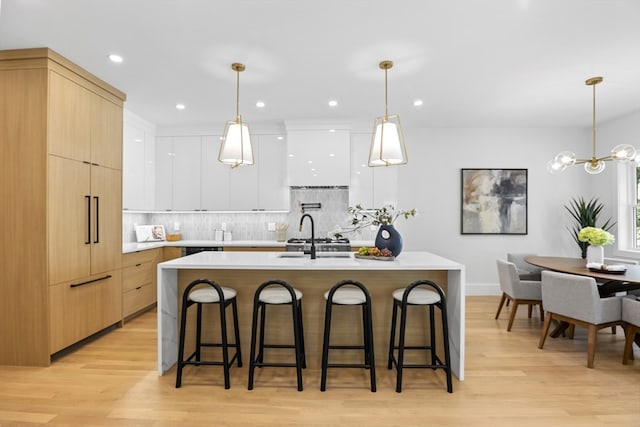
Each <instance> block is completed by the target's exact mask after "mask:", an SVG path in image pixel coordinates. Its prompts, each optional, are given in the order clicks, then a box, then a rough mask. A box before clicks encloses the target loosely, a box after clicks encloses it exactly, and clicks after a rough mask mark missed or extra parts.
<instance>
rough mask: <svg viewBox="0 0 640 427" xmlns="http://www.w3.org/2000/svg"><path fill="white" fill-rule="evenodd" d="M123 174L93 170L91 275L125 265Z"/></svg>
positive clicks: (102, 168) (107, 170) (96, 168)
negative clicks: (123, 258) (123, 263)
mask: <svg viewBox="0 0 640 427" xmlns="http://www.w3.org/2000/svg"><path fill="white" fill-rule="evenodd" d="M121 188H122V173H121V171H120V170H116V169H110V168H105V167H101V166H92V167H91V229H92V231H91V274H100V273H103V272H106V271H109V270H114V269H116V268H120V266H121V263H122V193H121Z"/></svg>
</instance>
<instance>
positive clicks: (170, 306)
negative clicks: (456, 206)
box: [158, 252, 465, 380]
mask: <svg viewBox="0 0 640 427" xmlns="http://www.w3.org/2000/svg"><path fill="white" fill-rule="evenodd" d="M198 278H208V279H211V280H214V281H216V282H217V283H219V284H220V285H223V286H228V287H232V288H234V289H236V291H237V298H238V306H239V316H240V334H241V343H242V350H243V358H244V362H245V363H246V364H247V365H248V356H249V348H250V347H249V341H250V336H251V312H252V311H251V310H252V305H253V294H254V291H255V289H256V288H257V287H258V286H259V285H260V284H261V283H262V282H264V281H265V280H269V279H281V280H285V281H287V282H289V283H290V284H291V285H293V286H294V287H296V288H297V289H300V290H301V291H302V293H303V319H304V333H305V345H306V351H307V365H308V366H310V367H319V366H320V356H321V352H322V351H321V350H322V328H323V322H324V303H325V301H324V297H323V295H324V292H326V291H327V290H328V289H330V288H331V287H332V286H333V285H334V284H335V283H337V282H338V281H340V280H343V279H351V280H358V281H360V282H362V283H363V284H364V285H365V286H366V287H367V288H368V289H369V291H370V293H371V298H372V301H373V323H374V345H375V354H376V356H377V364H379V365H380V366H381V367H383V366H384V367H386V363H387V357H386V356H387V351H388V345H389V328H390V324H391V309H392V297H391V293H392V291H393V290H395V289H398V288H401V287H405V286H407V285H408V284H409V283H411V282H412V281H414V280H418V279H429V280H433V281H434V282H436V283H438V284H439V285H440V286H441V287H442V288H443V289H444V291H445V293H446V295H447V310H448V317H449V335H450V336H449V342H450V350H451V364H452V370H453V373H454V374H455V375H456V376H457V377H458V379H460V380H463V379H464V319H465V290H464V283H465V282H464V280H465V268H464V265H462V264H460V263H457V262H455V261H451V260H449V259H446V258H443V257H440V256H438V255H435V254H432V253H429V252H403V253H402V254H401V255H400V256H399V257H398V258H396V259H395V260H393V261H378V260H373V259H361V258H356V257H354V254H352V253H342V254H335V253H334V254H327V255H319V257H318V258H317V259H314V260H312V259H310V257H309V256H308V255H306V256H303V255H302V254H299V253H298V254H292V253H289V252H200V253H197V254H194V255H190V256H187V257H183V258H178V259H174V260H171V261H167V262H163V263H160V264H158V372H159V374H160V375H162V374H164V373H165V372H167V371H168V370H169V369H170V368H171V367H172V366H173V365H174V364H175V363H176V360H177V353H178V318H179V316H178V313H179V304H180V301H179V300H180V298H181V295H182V290H183V289H184V288H185V287H186V286H187V285H188V284H189V283H190V282H191V281H193V280H195V279H198ZM349 311H351V312H353V313H343V314H344V317H343V320H342V321H336V318H335V317H334V322H338V323H337V324H349V325H359V323H360V322H359V320H360V319H359V318H358V315H359V314H357V313H355V312H356V311H358V310H349ZM274 313H275V314H274V316H278V315H281V316H290V312H289V313H284V312H283V313H277V312H275V311H274ZM269 316H272V315H271V314H269ZM349 316H352V317H349ZM410 317H412V318H417V320H419V321H421V322H424V317H422V316H416V315H411V316H410ZM284 319H285V317H283V323H282V325H289V324H290V320H289V321H287V320H284ZM287 319H288V318H287ZM268 321H269V322H274V323H276V322H278V320H277V319H275V320H271V317H269V319H268ZM212 322H214V324H217V320H216V319H215V318H213V317H212ZM342 322H353V323H342ZM193 323H194V322H191V321H189V324H188V328H189V327H190V326H192V324H193ZM205 324H206V323H205ZM416 326H417V325H416ZM411 327H412V324H408V331H410V330H411ZM205 329H206V327H205ZM208 329H216V328H208ZM274 329H277V328H274ZM280 329H281V330H280V332H281V335H282V336H277V334H278V331H276V332H275V333H276V335H275V336H271V337H268V338H270V339H273V340H278V339H287V337H290V334H291V332H290V331H288V330H287V328H286V327H283V328H280ZM357 333H358V332H357V331H356V332H353V333H352V336H358V335H357ZM342 335H345V334H344V333H343V334H342ZM408 336H413V339H418V340H425V339H426V337H425V333H424V331H423V330H422V326H421V327H420V328H418V327H414V328H413V331H412V333H410V334H409V335H408ZM332 339H333V337H332ZM408 339H409V338H408ZM188 345H189V344H188ZM423 357H424V356H423Z"/></svg>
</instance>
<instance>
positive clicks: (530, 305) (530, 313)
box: [527, 304, 533, 319]
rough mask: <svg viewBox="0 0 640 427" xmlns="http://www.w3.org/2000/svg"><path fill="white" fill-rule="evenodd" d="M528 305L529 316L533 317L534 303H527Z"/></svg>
mask: <svg viewBox="0 0 640 427" xmlns="http://www.w3.org/2000/svg"><path fill="white" fill-rule="evenodd" d="M527 307H528V311H527V317H528V318H529V319H531V315H532V314H533V304H527Z"/></svg>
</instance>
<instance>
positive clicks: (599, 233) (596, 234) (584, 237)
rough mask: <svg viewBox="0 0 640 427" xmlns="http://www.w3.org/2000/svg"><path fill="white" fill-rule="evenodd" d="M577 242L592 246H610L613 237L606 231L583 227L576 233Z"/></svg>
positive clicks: (613, 239)
mask: <svg viewBox="0 0 640 427" xmlns="http://www.w3.org/2000/svg"><path fill="white" fill-rule="evenodd" d="M578 240H580V241H581V242H585V243H588V244H590V245H592V246H602V245H610V244H612V243H613V242H615V240H616V239H615V237H613V234H611V233H609V232H608V231H605V230H603V229H602V228H596V227H584V228H583V229H582V230H580V232H579V233H578Z"/></svg>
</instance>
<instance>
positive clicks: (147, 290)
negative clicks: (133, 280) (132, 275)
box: [122, 283, 157, 317]
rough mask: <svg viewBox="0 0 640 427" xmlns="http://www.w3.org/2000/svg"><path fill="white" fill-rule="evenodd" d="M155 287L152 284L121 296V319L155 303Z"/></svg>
mask: <svg viewBox="0 0 640 427" xmlns="http://www.w3.org/2000/svg"><path fill="white" fill-rule="evenodd" d="M156 299H157V293H156V286H155V285H154V284H152V283H150V284H148V285H145V286H141V287H140V288H138V289H132V290H130V291H127V292H125V293H123V294H122V317H127V316H130V315H132V314H133V313H135V312H136V311H138V310H140V309H142V308H145V307H147V306H149V305H151V304H153V303H155V302H156Z"/></svg>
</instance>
